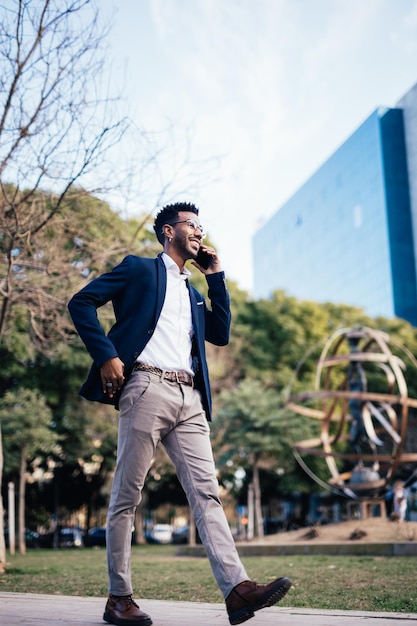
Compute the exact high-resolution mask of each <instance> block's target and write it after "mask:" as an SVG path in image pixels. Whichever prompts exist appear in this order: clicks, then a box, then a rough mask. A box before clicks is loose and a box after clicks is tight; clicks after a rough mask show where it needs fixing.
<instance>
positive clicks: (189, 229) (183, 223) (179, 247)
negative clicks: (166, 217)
mask: <svg viewBox="0 0 417 626" xmlns="http://www.w3.org/2000/svg"><path fill="white" fill-rule="evenodd" d="M175 221H176V222H177V223H176V224H173V229H174V237H173V240H172V246H173V247H174V249H175V251H176V252H177V253H178V254H179V255H180V256H181V257H182V258H183V259H184V260H187V259H195V257H196V256H197V252H198V250H199V248H200V244H201V242H202V241H203V233H202V232H201V230H200V229H199V228H195V226H196V225H199V224H200V220H199V219H198V215H196V214H195V213H190V212H189V211H180V212H179V213H178V219H177V220H175Z"/></svg>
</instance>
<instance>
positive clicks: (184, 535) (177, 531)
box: [171, 526, 190, 544]
mask: <svg viewBox="0 0 417 626" xmlns="http://www.w3.org/2000/svg"><path fill="white" fill-rule="evenodd" d="M189 536H190V527H189V526H177V528H174V530H173V531H172V539H171V541H172V543H175V544H183V543H188V541H189Z"/></svg>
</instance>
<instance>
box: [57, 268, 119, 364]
mask: <svg viewBox="0 0 417 626" xmlns="http://www.w3.org/2000/svg"><path fill="white" fill-rule="evenodd" d="M128 278H129V258H128V257H126V258H125V259H124V260H123V261H122V263H120V265H118V266H116V267H115V268H114V269H113V270H112V271H111V272H108V273H106V274H102V275H101V276H99V277H98V278H96V279H94V280H92V281H91V283H89V284H88V285H86V286H85V287H84V288H83V289H81V291H79V292H78V293H76V294H75V295H74V296H73V297H72V298H71V300H70V301H69V303H68V309H69V312H70V315H71V317H72V320H73V322H74V326H75V328H76V329H77V332H78V334H79V335H80V337H81V339H82V341H83V342H84V344H85V346H86V348H87V350H88V352H89V353H90V355H91V357H92V359H93V361H94V362H95V364H96V365H97V366H98V367H101V366H102V365H103V363H104V362H105V361H107V360H108V359H112V358H114V357H117V356H119V355H118V352H117V350H116V348H115V346H114V344H113V343H112V341H111V339H109V337H108V336H106V333H105V332H104V329H103V328H102V326H101V324H100V321H99V319H98V316H97V309H98V308H99V307H101V306H103V305H104V304H106V303H107V302H109V301H110V300H114V299H116V298H117V296H118V294H119V293H120V292H122V291H123V289H124V288H125V287H126V284H127V282H128Z"/></svg>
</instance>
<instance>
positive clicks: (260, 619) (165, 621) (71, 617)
mask: <svg viewBox="0 0 417 626" xmlns="http://www.w3.org/2000/svg"><path fill="white" fill-rule="evenodd" d="M105 602H106V599H105V598H86V597H78V596H77V597H74V596H58V595H53V596H50V595H40V594H31V593H28V594H25V593H10V592H0V626H18V625H19V626H20V625H23V626H52V625H55V624H57V625H58V626H80V625H82V626H98V625H103V624H105V622H103V620H102V616H103V610H104V606H105ZM140 606H141V608H142V610H144V611H145V612H146V613H149V615H151V617H152V620H153V624H154V626H213V625H214V626H228V624H229V620H228V618H227V613H226V610H225V606H224V604H207V603H199V602H171V601H160V600H140ZM245 623H246V622H245ZM247 623H248V624H250V625H251V626H300V625H301V624H308V626H394V625H395V626H399V623H400V625H401V624H403V625H404V626H415V625H416V624H417V614H414V613H368V612H365V611H321V610H317V609H298V608H288V607H282V608H281V607H272V608H268V609H263V610H262V611H258V612H257V613H256V614H255V617H254V618H252V619H251V620H248V622H247Z"/></svg>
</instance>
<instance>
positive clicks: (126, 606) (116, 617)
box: [103, 596, 152, 626]
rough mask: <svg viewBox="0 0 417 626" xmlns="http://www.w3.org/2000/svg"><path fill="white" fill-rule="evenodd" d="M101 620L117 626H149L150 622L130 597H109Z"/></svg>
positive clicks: (147, 616)
mask: <svg viewBox="0 0 417 626" xmlns="http://www.w3.org/2000/svg"><path fill="white" fill-rule="evenodd" d="M103 619H104V621H105V622H108V623H109V624H117V626H151V624H152V620H151V618H150V617H149V615H146V613H144V612H143V611H141V610H140V608H139V606H138V605H137V604H136V602H135V601H134V600H133V598H132V596H109V599H108V600H107V604H106V608H105V609H104V615H103Z"/></svg>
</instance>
